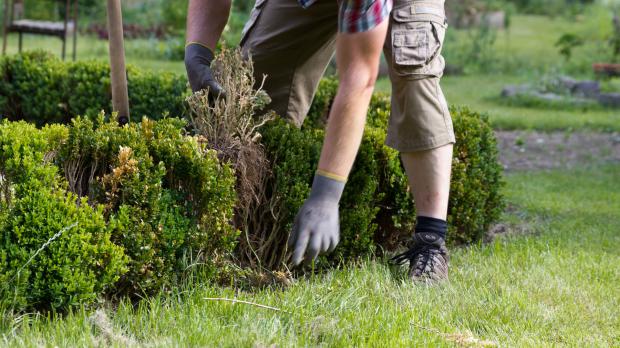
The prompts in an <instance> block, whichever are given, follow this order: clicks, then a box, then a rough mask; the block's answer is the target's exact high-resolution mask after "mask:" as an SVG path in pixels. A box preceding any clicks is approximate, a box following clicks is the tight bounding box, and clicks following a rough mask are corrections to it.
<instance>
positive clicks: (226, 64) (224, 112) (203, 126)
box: [187, 49, 275, 261]
mask: <svg viewBox="0 0 620 348" xmlns="http://www.w3.org/2000/svg"><path fill="white" fill-rule="evenodd" d="M213 73H214V76H215V78H216V79H217V81H218V82H219V83H220V84H221V85H222V87H223V88H224V90H225V91H226V96H225V97H222V98H218V99H217V100H215V101H213V100H210V98H209V95H208V91H200V92H197V93H195V94H193V95H192V96H190V97H188V98H187V102H188V104H189V116H190V119H191V124H192V126H193V127H194V129H195V131H196V132H197V133H198V134H200V135H201V136H202V137H203V139H204V141H205V142H206V143H207V144H208V147H209V148H212V149H215V150H216V151H217V153H218V156H219V158H220V159H221V160H223V161H226V162H229V163H231V165H232V167H233V168H234V169H235V172H236V174H237V196H238V202H237V209H236V224H237V227H238V228H240V229H241V230H242V231H244V232H245V234H246V238H245V240H243V239H242V241H241V243H242V245H243V246H242V249H245V251H246V252H247V253H246V254H247V255H248V256H250V255H252V254H254V252H252V251H251V250H249V249H251V248H252V245H251V244H252V243H248V242H247V241H248V240H249V234H255V233H256V229H260V227H258V226H260V225H261V224H262V222H261V221H260V220H261V219H260V217H259V215H260V214H258V211H259V210H261V209H262V207H261V205H263V204H266V203H267V200H268V197H267V195H266V188H267V182H268V180H269V176H270V173H271V171H270V165H269V161H268V159H267V156H266V154H265V151H264V147H263V145H262V144H261V142H260V139H261V135H260V133H259V128H260V127H262V126H263V125H264V124H265V123H266V122H268V121H269V120H272V119H273V118H274V117H275V115H274V114H273V113H272V112H267V113H261V112H260V111H261V110H262V109H264V108H265V107H266V106H267V105H268V104H269V102H270V98H269V96H268V95H267V93H266V92H265V91H264V90H262V89H261V88H260V87H259V88H257V89H255V85H256V82H257V81H256V80H255V78H254V70H253V67H252V62H251V61H248V60H245V59H243V57H242V55H241V52H240V50H229V49H222V51H221V52H220V53H219V54H218V56H217V57H216V60H215V61H214V68H213ZM257 114H259V116H257ZM252 259H253V258H252ZM254 261H258V260H254Z"/></svg>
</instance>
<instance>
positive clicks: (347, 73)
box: [319, 21, 387, 178]
mask: <svg viewBox="0 0 620 348" xmlns="http://www.w3.org/2000/svg"><path fill="white" fill-rule="evenodd" d="M386 30H387V21H385V23H382V24H381V25H379V26H378V27H376V28H374V29H373V30H371V31H368V32H364V33H357V34H339V35H338V41H337V48H336V60H337V63H338V75H339V80H340V85H339V88H338V93H337V94H336V99H335V100H334V105H333V106H332V110H331V111H330V114H329V120H328V124H327V131H326V134H325V141H324V143H323V149H322V151H321V159H320V161H319V170H320V171H323V172H328V173H330V174H334V175H337V176H340V177H344V178H346V177H347V176H348V175H349V172H350V171H351V168H352V167H353V162H354V161H355V156H356V154H357V151H358V149H359V146H360V143H361V140H362V136H363V133H364V125H365V123H366V113H367V111H368V104H369V103H370V98H371V96H372V92H373V89H374V84H375V81H376V78H377V73H378V66H379V57H380V52H381V48H382V46H383V41H384V39H385V33H386Z"/></svg>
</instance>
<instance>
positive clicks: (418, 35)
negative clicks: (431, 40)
mask: <svg viewBox="0 0 620 348" xmlns="http://www.w3.org/2000/svg"><path fill="white" fill-rule="evenodd" d="M392 44H393V45H394V47H420V46H426V45H427V44H428V31H427V30H425V29H413V30H407V31H399V32H394V35H393V38H392Z"/></svg>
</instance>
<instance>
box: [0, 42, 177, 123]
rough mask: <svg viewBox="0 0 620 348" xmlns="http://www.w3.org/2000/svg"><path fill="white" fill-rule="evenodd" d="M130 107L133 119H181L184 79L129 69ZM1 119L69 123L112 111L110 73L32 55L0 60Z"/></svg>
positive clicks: (92, 64)
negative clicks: (167, 116) (79, 117)
mask: <svg viewBox="0 0 620 348" xmlns="http://www.w3.org/2000/svg"><path fill="white" fill-rule="evenodd" d="M128 87H129V104H130V107H131V110H132V115H133V118H134V119H137V120H139V119H140V118H141V117H142V116H149V117H150V118H152V119H160V118H162V117H163V116H164V115H167V114H170V115H173V116H182V114H183V112H184V98H185V96H186V95H187V94H188V90H187V81H186V79H185V77H183V76H178V75H175V74H171V73H154V72H147V71H141V70H139V69H136V68H135V67H132V66H129V67H128ZM0 95H1V96H2V98H1V99H0V107H2V108H1V109H0V115H3V116H4V117H6V118H8V119H10V120H21V119H23V120H28V121H31V122H34V123H36V124H39V125H43V124H47V123H52V122H62V123H67V122H68V121H69V120H70V119H71V118H73V117H75V116H77V115H90V116H95V115H97V114H98V113H99V112H100V111H102V110H103V111H105V112H107V113H109V112H110V111H111V107H112V103H111V90H110V70H109V65H108V64H107V63H103V62H98V61H79V62H62V61H60V60H59V59H58V58H55V57H54V56H53V55H51V54H50V53H45V52H43V51H34V52H28V53H23V54H18V55H14V56H6V57H3V58H0Z"/></svg>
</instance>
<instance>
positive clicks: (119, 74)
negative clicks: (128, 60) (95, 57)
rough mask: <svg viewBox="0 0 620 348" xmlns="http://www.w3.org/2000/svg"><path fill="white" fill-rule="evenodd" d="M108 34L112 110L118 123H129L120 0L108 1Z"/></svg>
mask: <svg viewBox="0 0 620 348" xmlns="http://www.w3.org/2000/svg"><path fill="white" fill-rule="evenodd" d="M108 33H109V43H110V72H111V76H110V77H111V80H112V110H113V111H116V112H118V122H119V124H121V125H123V124H126V123H128V122H129V96H128V93H127V70H126V68H125V47H124V43H123V16H122V12H121V1H120V0H108Z"/></svg>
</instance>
